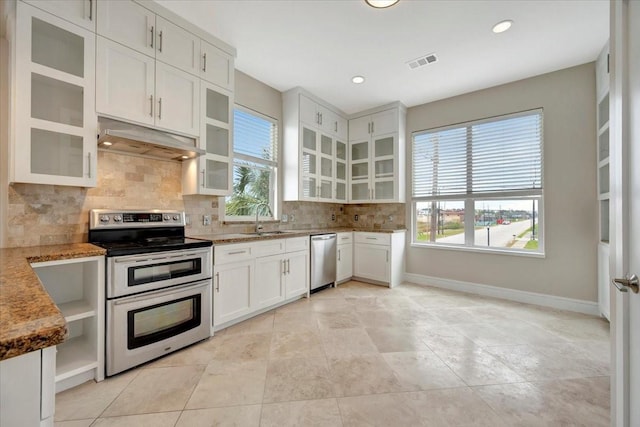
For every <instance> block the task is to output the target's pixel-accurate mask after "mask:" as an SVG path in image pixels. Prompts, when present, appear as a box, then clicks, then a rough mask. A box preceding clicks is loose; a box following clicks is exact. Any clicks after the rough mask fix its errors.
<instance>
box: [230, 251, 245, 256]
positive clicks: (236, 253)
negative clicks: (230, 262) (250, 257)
mask: <svg viewBox="0 0 640 427" xmlns="http://www.w3.org/2000/svg"><path fill="white" fill-rule="evenodd" d="M246 253H247V251H233V252H229V253H228V254H227V255H240V254H246Z"/></svg>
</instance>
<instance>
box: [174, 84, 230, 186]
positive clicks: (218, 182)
mask: <svg viewBox="0 0 640 427" xmlns="http://www.w3.org/2000/svg"><path fill="white" fill-rule="evenodd" d="M200 103H201V104H200V111H201V112H202V116H201V123H200V148H202V149H204V150H205V151H206V154H204V155H202V156H200V157H198V158H196V159H190V160H186V161H184V162H183V164H182V165H183V166H182V167H183V179H182V186H183V193H184V194H210V195H214V196H224V195H228V194H230V193H231V191H232V183H233V178H232V172H233V142H232V141H233V136H232V132H233V111H232V108H233V94H232V93H231V92H229V91H226V90H224V89H221V88H219V87H217V86H215V85H212V84H209V83H207V82H205V81H201V93H200Z"/></svg>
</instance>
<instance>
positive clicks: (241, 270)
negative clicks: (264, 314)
mask: <svg viewBox="0 0 640 427" xmlns="http://www.w3.org/2000/svg"><path fill="white" fill-rule="evenodd" d="M217 249H218V248H214V251H216V250H217ZM214 259H215V255H214ZM254 266H255V263H254V261H253V260H246V261H240V262H233V263H230V264H221V265H216V264H215V263H214V265H213V274H214V283H213V286H214V292H213V325H214V328H215V326H217V325H222V324H224V323H227V322H229V321H231V320H235V319H238V318H240V317H243V316H245V315H246V314H248V313H249V312H250V311H251V309H252V304H251V297H252V287H253V276H254V274H253V273H254Z"/></svg>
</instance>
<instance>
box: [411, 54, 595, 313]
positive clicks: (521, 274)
mask: <svg viewBox="0 0 640 427" xmlns="http://www.w3.org/2000/svg"><path fill="white" fill-rule="evenodd" d="M595 98H596V94H595V65H594V63H589V64H584V65H581V66H577V67H573V68H569V69H566V70H561V71H557V72H553V73H549V74H544V75H541V76H537V77H533V78H530V79H526V80H521V81H518V82H514V83H509V84H505V85H502V86H497V87H493V88H490V89H486V90H482V91H478V92H473V93H469V94H465V95H461V96H457V97H454V98H449V99H445V100H442V101H437V102H433V103H430V104H425V105H421V106H417V107H413V108H409V110H408V112H407V140H408V141H410V140H411V139H410V137H411V133H412V132H415V131H419V130H424V129H429V128H433V127H438V126H445V125H450V124H454V123H460V122H465V121H469V120H475V119H481V118H485V117H491V116H496V115H501V114H508V113H513V112H517V111H523V110H529V109H533V108H539V107H542V108H543V109H544V177H543V179H544V233H545V234H544V240H545V253H546V256H545V258H544V259H538V258H532V257H524V256H513V255H495V254H483V253H476V252H463V251H454V250H444V249H428V248H418V247H409V248H408V250H407V262H406V269H407V272H408V273H414V274H420V275H425V276H432V277H438V278H446V279H451V280H459V281H464V282H471V283H478V284H486V285H492V286H498V287H504V288H511V289H517V290H522V291H530V292H536V293H543V294H549V295H555V296H561V297H568V298H575V299H580V300H587V301H596V300H597V285H596V245H597V239H598V237H597V199H596V137H595V133H596V122H595V120H596V110H595ZM409 150H410V146H409ZM407 157H408V159H410V158H411V156H410V151H409V152H408V156H407ZM408 169H409V168H408ZM407 173H408V174H409V173H410V170H408V172H407ZM409 178H410V175H408V179H409ZM407 200H410V189H408V195H407ZM407 211H408V212H410V211H411V209H407ZM408 221H409V220H408Z"/></svg>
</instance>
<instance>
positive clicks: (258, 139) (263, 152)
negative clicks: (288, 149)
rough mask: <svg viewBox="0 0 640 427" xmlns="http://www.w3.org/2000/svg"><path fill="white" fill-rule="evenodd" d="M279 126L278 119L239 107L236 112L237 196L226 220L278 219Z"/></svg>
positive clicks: (228, 204)
mask: <svg viewBox="0 0 640 427" xmlns="http://www.w3.org/2000/svg"><path fill="white" fill-rule="evenodd" d="M277 147H278V125H277V121H276V120H275V119H272V118H270V117H267V116H264V115H262V114H259V113H256V112H255V111H251V110H249V109H247V108H243V107H240V106H236V108H235V109H234V111H233V193H232V194H231V195H230V196H227V197H226V198H225V219H227V220H253V219H254V218H255V215H256V209H258V213H259V215H260V217H262V218H266V219H269V218H271V219H274V218H275V213H276V212H275V211H276V200H277V192H276V189H277V173H278V150H277Z"/></svg>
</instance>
